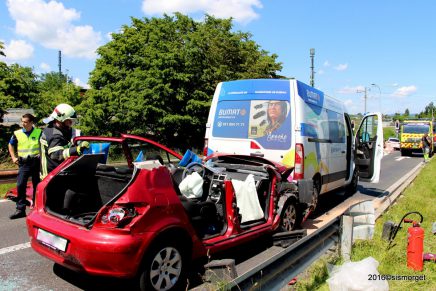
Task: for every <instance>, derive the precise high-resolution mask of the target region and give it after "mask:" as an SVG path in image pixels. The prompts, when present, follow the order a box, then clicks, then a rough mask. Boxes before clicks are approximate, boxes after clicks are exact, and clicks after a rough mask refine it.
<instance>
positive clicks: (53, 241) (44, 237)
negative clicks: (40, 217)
mask: <svg viewBox="0 0 436 291" xmlns="http://www.w3.org/2000/svg"><path fill="white" fill-rule="evenodd" d="M36 239H37V240H39V241H40V242H42V243H43V244H45V245H47V246H49V247H51V248H54V249H56V250H60V251H63V252H65V250H66V249H67V244H68V241H67V240H66V239H64V238H62V237H59V236H57V235H55V234H52V233H50V232H48V231H45V230H43V229H40V228H38V231H37V234H36Z"/></svg>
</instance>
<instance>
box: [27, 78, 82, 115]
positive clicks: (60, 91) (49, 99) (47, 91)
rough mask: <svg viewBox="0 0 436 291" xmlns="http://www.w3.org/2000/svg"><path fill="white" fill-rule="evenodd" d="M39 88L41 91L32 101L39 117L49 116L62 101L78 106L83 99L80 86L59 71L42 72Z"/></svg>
mask: <svg viewBox="0 0 436 291" xmlns="http://www.w3.org/2000/svg"><path fill="white" fill-rule="evenodd" d="M38 89H39V92H40V93H39V95H38V96H37V97H36V98H35V99H34V100H33V102H32V108H33V109H34V110H35V113H36V115H37V116H38V118H44V117H46V116H48V115H49V114H50V113H52V111H53V108H55V107H56V105H58V104H60V103H67V104H70V105H71V106H73V107H77V106H78V105H79V104H81V103H82V101H83V97H82V96H81V95H80V87H79V86H76V85H75V84H74V83H72V82H71V81H70V80H69V79H68V78H67V76H66V75H64V74H59V73H57V72H50V73H47V74H42V75H41V77H40V80H39V82H38Z"/></svg>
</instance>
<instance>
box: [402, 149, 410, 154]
mask: <svg viewBox="0 0 436 291" xmlns="http://www.w3.org/2000/svg"><path fill="white" fill-rule="evenodd" d="M400 152H401V155H402V156H407V155H409V152H408V151H407V150H405V149H400Z"/></svg>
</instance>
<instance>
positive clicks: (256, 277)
mask: <svg viewBox="0 0 436 291" xmlns="http://www.w3.org/2000/svg"><path fill="white" fill-rule="evenodd" d="M339 224H340V217H337V218H335V219H333V220H332V221H330V222H329V223H328V224H326V225H325V226H323V227H322V228H320V229H319V230H317V231H316V232H313V233H312V234H310V235H308V236H305V237H303V238H301V239H300V240H298V241H297V242H295V243H293V244H292V245H290V246H288V247H285V248H283V247H278V246H274V247H271V248H270V249H268V250H266V251H265V253H266V257H268V258H267V259H266V260H265V261H264V262H262V263H259V264H257V266H256V267H254V268H252V269H249V270H247V271H246V272H245V273H243V274H241V275H239V276H238V277H237V278H235V279H234V280H233V281H232V282H229V283H228V284H227V285H226V288H225V289H235V290H248V289H250V290H256V289H259V290H260V289H262V290H280V289H281V288H282V287H283V286H286V284H287V283H288V282H289V281H290V280H291V279H292V278H294V277H295V276H297V275H298V274H299V273H300V272H301V271H303V270H304V269H305V268H306V267H307V265H309V264H310V263H312V262H313V261H315V260H316V259H318V258H319V257H320V256H321V255H322V254H324V253H325V252H326V251H327V250H329V249H331V248H333V247H335V245H336V244H337V242H338V238H339V229H340V227H339ZM257 256H262V254H259V255H257ZM237 269H238V267H237ZM237 271H238V274H239V270H237Z"/></svg>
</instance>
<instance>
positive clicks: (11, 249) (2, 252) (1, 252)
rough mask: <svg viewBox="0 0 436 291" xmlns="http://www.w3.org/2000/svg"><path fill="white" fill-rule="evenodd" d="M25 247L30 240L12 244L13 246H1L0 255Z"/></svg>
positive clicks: (28, 244)
mask: <svg viewBox="0 0 436 291" xmlns="http://www.w3.org/2000/svg"><path fill="white" fill-rule="evenodd" d="M27 248H30V242H27V243H23V244H18V245H14V246H11V247H7V248H2V249H0V255H4V254H7V253H12V252H15V251H19V250H23V249H27Z"/></svg>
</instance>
